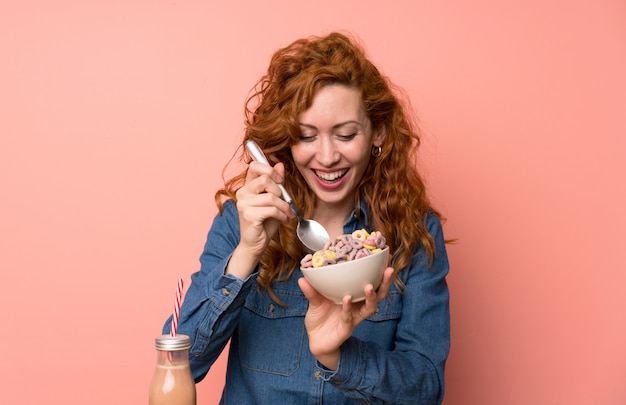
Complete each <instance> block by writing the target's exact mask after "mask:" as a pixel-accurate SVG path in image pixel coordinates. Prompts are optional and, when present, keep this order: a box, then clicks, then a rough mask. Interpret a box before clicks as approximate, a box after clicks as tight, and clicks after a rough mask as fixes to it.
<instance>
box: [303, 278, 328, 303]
mask: <svg viewBox="0 0 626 405" xmlns="http://www.w3.org/2000/svg"><path fill="white" fill-rule="evenodd" d="M298 286H300V289H301V290H302V292H303V293H304V296H305V297H306V298H307V299H308V300H309V302H310V303H311V305H319V304H321V303H322V301H323V300H324V296H323V295H322V294H320V293H319V292H317V290H316V289H315V288H313V286H312V285H311V284H310V283H309V282H308V280H307V279H306V278H304V277H300V278H299V279H298Z"/></svg>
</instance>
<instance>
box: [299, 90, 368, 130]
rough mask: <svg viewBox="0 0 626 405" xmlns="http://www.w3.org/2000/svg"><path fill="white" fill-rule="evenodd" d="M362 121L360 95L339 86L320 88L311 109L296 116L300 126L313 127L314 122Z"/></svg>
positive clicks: (363, 113) (362, 110)
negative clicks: (307, 125)
mask: <svg viewBox="0 0 626 405" xmlns="http://www.w3.org/2000/svg"><path fill="white" fill-rule="evenodd" d="M364 119H365V111H364V109H363V103H362V100H361V93H360V92H359V91H358V90H357V89H355V88H352V87H348V86H345V85H341V84H332V85H328V86H324V87H322V88H321V89H320V90H318V92H317V93H316V94H315V96H314V97H313V103H312V104H311V107H309V108H308V109H307V110H305V111H303V112H302V113H301V114H300V115H299V116H298V121H299V122H300V123H301V124H309V125H314V124H315V122H325V123H329V122H335V123H336V122H342V121H359V122H362V121H363V120H364Z"/></svg>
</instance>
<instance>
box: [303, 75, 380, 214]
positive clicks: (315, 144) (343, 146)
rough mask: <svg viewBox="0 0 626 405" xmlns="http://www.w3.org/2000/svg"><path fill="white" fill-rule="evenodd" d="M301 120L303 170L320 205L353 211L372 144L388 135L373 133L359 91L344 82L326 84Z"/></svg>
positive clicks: (344, 212)
mask: <svg viewBox="0 0 626 405" xmlns="http://www.w3.org/2000/svg"><path fill="white" fill-rule="evenodd" d="M298 121H299V123H300V131H301V136H300V140H299V142H297V143H296V144H294V145H293V146H292V147H291V153H292V156H293V159H294V162H295V164H296V167H297V168H298V171H299V172H300V173H301V174H302V176H303V177H304V179H305V181H306V182H307V184H308V185H309V187H310V188H311V189H312V190H313V192H314V193H315V195H316V196H317V198H318V208H324V209H328V208H332V209H333V211H335V210H336V212H337V213H338V214H339V213H341V215H344V214H345V215H347V213H349V212H351V211H352V209H353V208H354V195H355V192H356V189H357V187H358V185H359V182H360V180H361V178H362V177H363V173H364V172H365V169H366V168H367V164H368V162H369V159H370V156H371V150H372V145H376V146H379V145H380V144H381V143H382V139H383V136H382V135H381V134H377V135H376V136H374V135H373V134H372V128H371V123H370V120H369V118H368V117H367V116H366V114H365V111H364V109H363V105H362V102H361V95H360V93H359V91H358V90H357V89H354V88H351V87H347V86H344V85H340V84H332V85H328V86H325V87H323V88H321V89H320V90H319V91H318V92H317V94H316V95H315V97H314V98H313V104H312V105H311V107H310V108H309V109H308V110H306V111H304V112H303V113H301V114H300V116H299V117H298ZM346 211H347V213H346Z"/></svg>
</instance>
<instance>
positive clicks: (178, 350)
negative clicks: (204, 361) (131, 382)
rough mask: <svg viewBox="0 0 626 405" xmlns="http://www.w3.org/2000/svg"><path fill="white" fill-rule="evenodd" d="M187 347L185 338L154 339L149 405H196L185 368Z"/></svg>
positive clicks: (187, 370)
mask: <svg viewBox="0 0 626 405" xmlns="http://www.w3.org/2000/svg"><path fill="white" fill-rule="evenodd" d="M190 345H191V344H190V340H189V336H186V335H176V336H170V335H162V336H160V337H158V338H156V339H155V347H156V350H157V362H156V368H155V370H154V375H153V377H152V383H151V384H150V401H149V405H196V384H195V382H194V381H193V377H192V376H191V369H190V368H189V354H188V352H189V347H190Z"/></svg>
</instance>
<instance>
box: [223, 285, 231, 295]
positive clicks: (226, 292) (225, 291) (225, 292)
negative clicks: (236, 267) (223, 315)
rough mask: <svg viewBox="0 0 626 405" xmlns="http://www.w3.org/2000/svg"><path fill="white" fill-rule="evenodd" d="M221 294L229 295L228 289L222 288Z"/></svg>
mask: <svg viewBox="0 0 626 405" xmlns="http://www.w3.org/2000/svg"><path fill="white" fill-rule="evenodd" d="M222 294H224V295H226V296H229V295H230V290H229V289H228V288H226V287H224V288H222Z"/></svg>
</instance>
